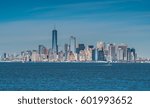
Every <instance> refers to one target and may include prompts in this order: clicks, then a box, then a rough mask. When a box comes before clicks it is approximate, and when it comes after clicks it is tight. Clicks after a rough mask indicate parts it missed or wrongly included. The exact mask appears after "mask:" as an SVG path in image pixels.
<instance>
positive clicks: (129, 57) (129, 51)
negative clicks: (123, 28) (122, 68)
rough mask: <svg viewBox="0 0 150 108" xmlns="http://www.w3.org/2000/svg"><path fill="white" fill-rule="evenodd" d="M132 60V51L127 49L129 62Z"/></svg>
mask: <svg viewBox="0 0 150 108" xmlns="http://www.w3.org/2000/svg"><path fill="white" fill-rule="evenodd" d="M131 59H132V57H131V49H130V48H127V61H130V60H131Z"/></svg>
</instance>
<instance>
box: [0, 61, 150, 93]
mask: <svg viewBox="0 0 150 108" xmlns="http://www.w3.org/2000/svg"><path fill="white" fill-rule="evenodd" d="M0 90H9V91H16V90H17V91H20V90H21V91H22V90H23V91H24V90H25V91H32V90H33V91H35V90H36V91H37V90H40V91H41V90H43V91H53V90H55V91H56V90H58V91H60V90H61V91H68V90H69V91H70V90H71V91H74V90H77V91H85V90H86V91H99V90H109V91H110V90H115V91H139V90H140V91H148V90H150V64H112V66H111V65H107V64H101V63H0Z"/></svg>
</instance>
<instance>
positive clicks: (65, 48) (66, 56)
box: [64, 44, 69, 60]
mask: <svg viewBox="0 0 150 108" xmlns="http://www.w3.org/2000/svg"><path fill="white" fill-rule="evenodd" d="M64 50H65V60H67V58H68V52H69V45H68V44H65V46H64Z"/></svg>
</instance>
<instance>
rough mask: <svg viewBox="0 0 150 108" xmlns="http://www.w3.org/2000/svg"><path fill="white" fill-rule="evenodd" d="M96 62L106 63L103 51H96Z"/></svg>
mask: <svg viewBox="0 0 150 108" xmlns="http://www.w3.org/2000/svg"><path fill="white" fill-rule="evenodd" d="M97 60H98V61H106V59H105V56H104V50H103V49H102V50H98V51H97Z"/></svg>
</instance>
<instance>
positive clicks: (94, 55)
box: [92, 49, 97, 61]
mask: <svg viewBox="0 0 150 108" xmlns="http://www.w3.org/2000/svg"><path fill="white" fill-rule="evenodd" d="M92 61H97V49H93V50H92Z"/></svg>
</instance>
